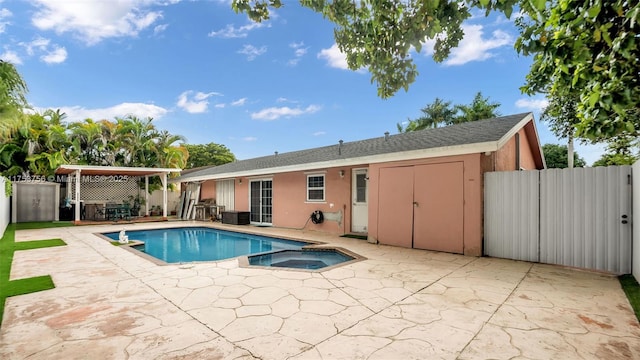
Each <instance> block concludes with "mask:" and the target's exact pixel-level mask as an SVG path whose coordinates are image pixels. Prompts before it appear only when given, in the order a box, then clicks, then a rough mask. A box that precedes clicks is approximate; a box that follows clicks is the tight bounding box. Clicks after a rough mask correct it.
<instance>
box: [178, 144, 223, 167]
mask: <svg viewBox="0 0 640 360" xmlns="http://www.w3.org/2000/svg"><path fill="white" fill-rule="evenodd" d="M184 146H185V147H186V148H187V150H188V151H189V160H188V161H187V166H186V168H188V169H192V168H197V167H201V166H211V165H215V166H217V165H222V164H226V163H229V162H232V161H235V160H236V157H235V155H233V153H232V152H231V150H229V149H228V148H227V147H226V146H224V145H220V144H216V143H208V144H196V145H191V144H185V145H184Z"/></svg>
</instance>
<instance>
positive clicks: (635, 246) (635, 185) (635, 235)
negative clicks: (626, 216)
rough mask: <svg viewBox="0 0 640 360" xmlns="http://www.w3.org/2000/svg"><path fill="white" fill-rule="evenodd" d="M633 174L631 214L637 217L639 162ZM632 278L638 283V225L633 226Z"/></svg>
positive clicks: (639, 277)
mask: <svg viewBox="0 0 640 360" xmlns="http://www.w3.org/2000/svg"><path fill="white" fill-rule="evenodd" d="M633 173H634V174H636V176H635V177H633V178H632V181H631V183H632V184H633V188H634V189H636V191H634V192H633V213H634V214H636V216H638V214H640V175H639V174H640V161H636V163H635V164H633ZM632 263H633V270H632V273H633V277H635V278H636V280H638V281H640V223H638V224H636V225H635V226H633V260H632Z"/></svg>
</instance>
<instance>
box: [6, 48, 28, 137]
mask: <svg viewBox="0 0 640 360" xmlns="http://www.w3.org/2000/svg"><path fill="white" fill-rule="evenodd" d="M26 94H27V84H26V83H25V82H24V80H23V79H22V77H21V76H20V73H18V70H16V67H15V66H14V65H13V64H12V63H10V62H7V61H4V60H1V59H0V142H4V141H1V140H3V138H4V137H7V136H9V134H10V133H11V132H12V131H13V130H14V129H15V127H16V126H17V123H18V121H19V118H21V117H22V116H23V115H24V114H23V112H22V111H23V109H25V108H26V107H27V106H28V104H27V99H26Z"/></svg>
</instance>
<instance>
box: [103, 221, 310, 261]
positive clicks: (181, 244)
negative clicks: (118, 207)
mask: <svg viewBox="0 0 640 360" xmlns="http://www.w3.org/2000/svg"><path fill="white" fill-rule="evenodd" d="M102 235H104V236H106V237H108V238H109V239H112V240H116V241H117V240H118V236H119V232H110V233H103V234H102ZM126 235H127V236H129V240H139V241H143V242H144V244H143V245H135V246H132V248H134V249H136V250H139V251H142V252H144V253H146V254H148V255H150V256H153V257H155V258H157V259H160V260H162V261H164V262H167V263H180V262H193V261H215V260H223V259H230V258H235V257H238V256H243V255H253V254H261V253H270V252H275V251H281V250H299V249H301V248H302V247H303V246H305V245H309V243H307V242H303V241H295V240H284V239H277V238H272V237H268V236H261V235H252V234H245V233H238V232H233V231H226V230H218V229H212V228H207V227H182V228H168V229H154V230H132V231H127V232H126Z"/></svg>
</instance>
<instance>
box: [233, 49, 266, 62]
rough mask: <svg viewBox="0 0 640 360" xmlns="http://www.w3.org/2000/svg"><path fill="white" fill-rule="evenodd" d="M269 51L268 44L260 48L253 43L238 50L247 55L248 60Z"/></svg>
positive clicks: (239, 52)
mask: <svg viewBox="0 0 640 360" xmlns="http://www.w3.org/2000/svg"><path fill="white" fill-rule="evenodd" d="M265 52H267V47H266V46H261V47H259V48H257V47H255V46H253V45H244V46H243V47H242V49H240V50H238V54H243V55H246V56H247V60H249V61H253V60H254V59H255V58H256V57H258V56H260V55H262V54H264V53H265Z"/></svg>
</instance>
